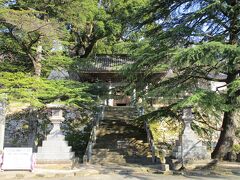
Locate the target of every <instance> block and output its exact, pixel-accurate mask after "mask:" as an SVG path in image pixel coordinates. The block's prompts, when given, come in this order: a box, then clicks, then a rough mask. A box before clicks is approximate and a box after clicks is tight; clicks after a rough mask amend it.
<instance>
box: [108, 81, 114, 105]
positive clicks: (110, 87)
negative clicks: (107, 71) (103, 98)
mask: <svg viewBox="0 0 240 180" xmlns="http://www.w3.org/2000/svg"><path fill="white" fill-rule="evenodd" d="M112 88H113V87H112V83H111V81H110V84H109V88H108V89H109V96H110V99H108V103H107V105H108V106H113V101H114V100H113V99H112V97H111V96H112V94H113V92H112Z"/></svg>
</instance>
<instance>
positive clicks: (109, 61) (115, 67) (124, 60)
mask: <svg viewBox="0 0 240 180" xmlns="http://www.w3.org/2000/svg"><path fill="white" fill-rule="evenodd" d="M127 64H133V61H132V60H130V58H128V57H127V56H123V55H119V56H116V55H115V56H112V55H97V56H96V57H95V58H94V59H93V60H87V61H86V62H83V63H81V64H79V70H80V71H84V72H94V71H97V72H101V71H103V72H107V71H119V70H120V68H121V67H122V66H124V65H127Z"/></svg>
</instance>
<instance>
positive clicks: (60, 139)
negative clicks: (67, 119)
mask: <svg viewBox="0 0 240 180" xmlns="http://www.w3.org/2000/svg"><path fill="white" fill-rule="evenodd" d="M47 107H48V108H49V109H51V114H52V115H51V117H50V118H49V119H50V121H51V122H52V123H53V128H52V130H51V132H50V133H49V135H47V139H46V140H44V141H43V143H42V147H38V153H37V161H38V162H40V163H48V162H51V163H52V162H70V161H71V160H72V159H73V158H74V153H73V152H71V149H72V148H71V147H70V146H68V142H67V141H65V136H64V135H63V133H62V131H61V129H60V124H61V123H62V122H63V121H64V117H63V110H62V108H63V107H62V106H61V105H57V104H49V105H48V106H47Z"/></svg>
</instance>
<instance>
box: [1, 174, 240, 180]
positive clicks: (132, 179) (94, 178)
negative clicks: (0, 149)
mask: <svg viewBox="0 0 240 180" xmlns="http://www.w3.org/2000/svg"><path fill="white" fill-rule="evenodd" d="M7 179H8V180H10V179H9V178H6V180H7ZM11 179H24V180H30V179H36V180H238V179H240V176H221V177H220V176H187V175H161V174H121V173H118V174H115V173H114V174H113V173H110V174H95V175H88V176H73V177H34V178H33V177H26V178H21V177H17V178H11ZM1 180H5V178H1Z"/></svg>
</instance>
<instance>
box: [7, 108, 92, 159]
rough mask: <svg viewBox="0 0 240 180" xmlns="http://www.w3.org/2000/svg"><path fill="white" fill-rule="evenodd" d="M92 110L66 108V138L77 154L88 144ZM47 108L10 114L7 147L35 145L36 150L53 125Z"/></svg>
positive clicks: (81, 152) (64, 123)
mask: <svg viewBox="0 0 240 180" xmlns="http://www.w3.org/2000/svg"><path fill="white" fill-rule="evenodd" d="M91 114H92V113H91V112H90V111H88V110H84V109H76V108H75V109H67V110H65V113H64V117H65V121H64V122H63V123H62V126H61V128H62V130H63V133H64V134H65V135H66V140H67V141H69V144H70V145H71V146H73V150H76V151H77V152H76V154H77V155H80V154H83V153H84V150H85V146H86V145H87V140H88V134H89V132H90V128H89V124H90V117H91ZM48 117H49V112H48V111H47V110H46V109H42V110H38V111H37V110H32V109H25V110H24V111H21V112H19V113H15V114H11V115H8V116H7V118H6V127H5V141H4V146H5V147H33V149H34V151H36V150H37V146H40V145H41V143H42V141H43V140H44V139H45V137H46V136H47V134H48V133H49V132H50V130H51V128H52V125H51V123H50V121H49V120H48Z"/></svg>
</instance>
